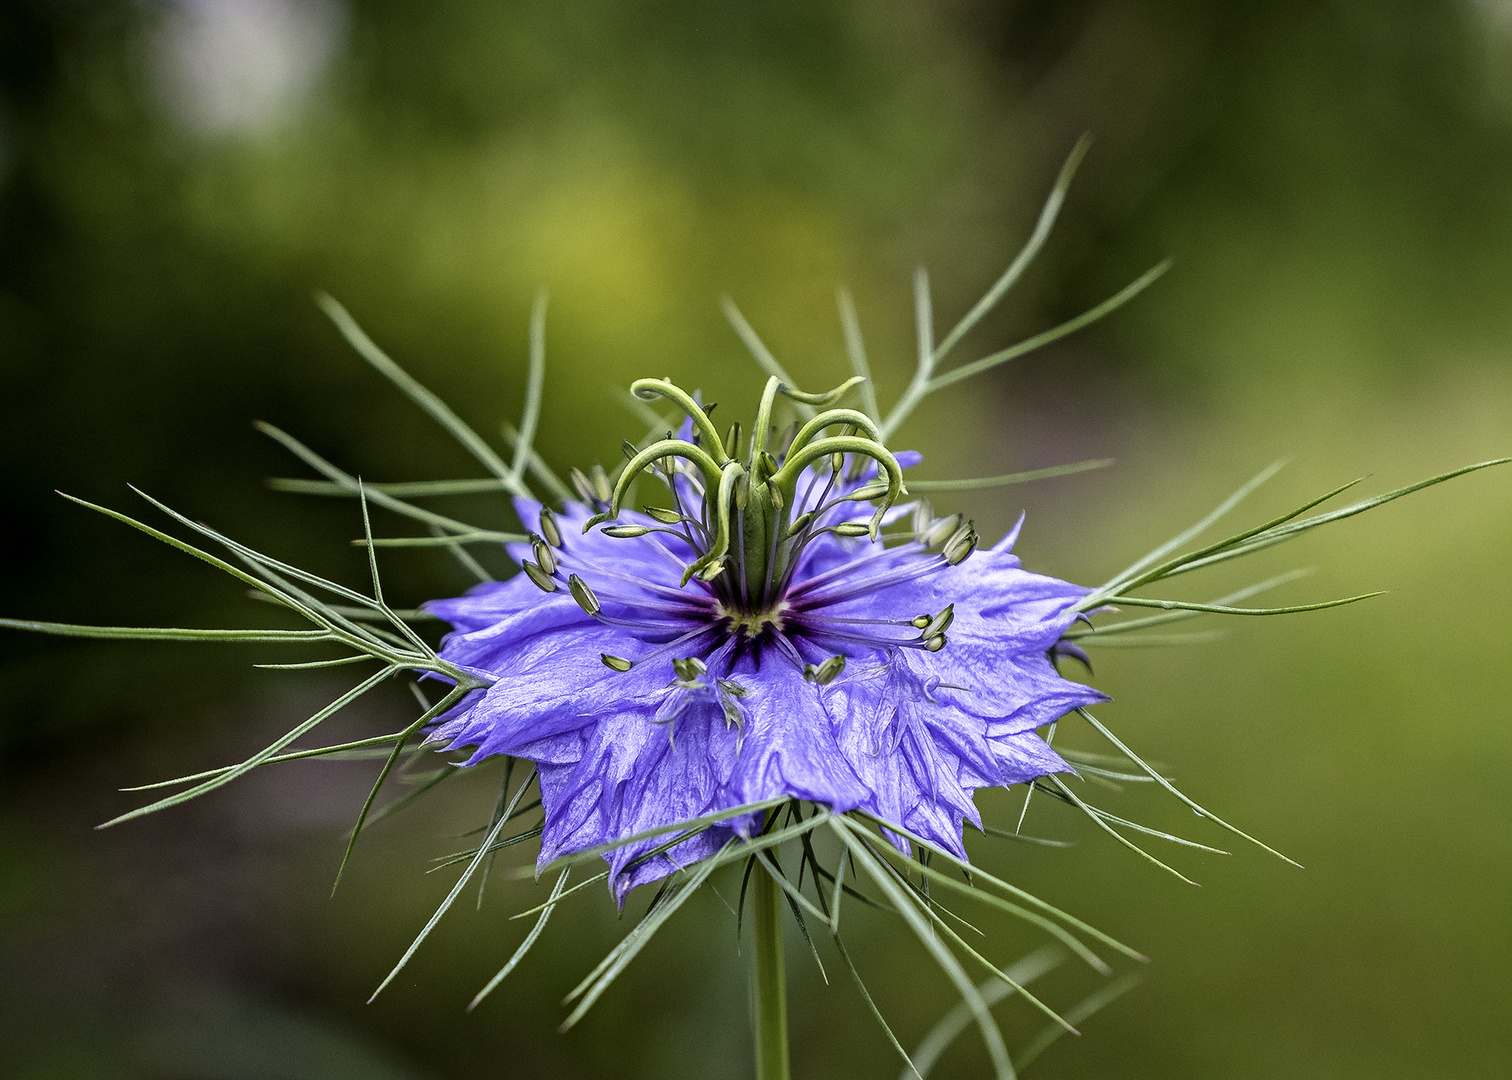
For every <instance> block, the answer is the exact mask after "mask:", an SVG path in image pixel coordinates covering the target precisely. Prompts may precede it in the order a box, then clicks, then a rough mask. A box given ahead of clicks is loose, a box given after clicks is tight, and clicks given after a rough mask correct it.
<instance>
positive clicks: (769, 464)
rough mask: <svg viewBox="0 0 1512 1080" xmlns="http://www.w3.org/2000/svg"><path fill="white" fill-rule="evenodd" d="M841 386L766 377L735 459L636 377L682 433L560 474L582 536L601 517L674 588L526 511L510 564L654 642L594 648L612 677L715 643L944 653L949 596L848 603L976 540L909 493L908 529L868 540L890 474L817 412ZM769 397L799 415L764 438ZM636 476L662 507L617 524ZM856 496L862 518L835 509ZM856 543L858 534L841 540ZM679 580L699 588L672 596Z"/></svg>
mask: <svg viewBox="0 0 1512 1080" xmlns="http://www.w3.org/2000/svg"><path fill="white" fill-rule="evenodd" d="M856 381H857V380H855V379H852V380H850V381H849V382H847V383H845V384H844V385H842V386H840V387H838V388H837V389H835V390H832V391H830V392H829V393H827V394H802V393H799V392H797V391H794V390H789V389H787V388H785V387H783V386H782V385H781V383H779V382H778V380H776V379H771V380H769V381H768V383H767V386H766V390H765V392H764V393H763V395H762V398H761V406H760V409H759V410H758V411H757V415H756V424H755V427H754V429H753V431H752V434H751V437H750V440H749V445H748V447H746V450H747V452H746V455H745V457H744V459H743V460H737V458H736V457H735V455H736V453H737V452H738V451H739V450H741V449H742V446H741V441H742V440H741V431H740V425H739V424H734V425H732V426H731V428H730V429H729V431H728V432H727V433H726V434H725V435H723V436H721V435H720V434H719V432H718V431H717V430H716V429H715V427H714V425H713V423H712V421H711V420H710V419H709V414H710V412H712V411H713V406H709V407H708V408H705V407H704V406H703V405H701V404H700V403H699V402H698V401H697V400H696V399H694V398H693V396H692V395H690V394H688V393H687V392H686V391H684V390H682V389H681V388H679V387H677V386H675V385H674V384H672V383H670V382H668V381H666V380H663V379H642V380H640V381H639V382H636V383H635V384H633V386H632V387H631V389H632V390H633V391H634V392H635V394H636V395H637V396H638V397H640V398H642V399H645V400H653V399H659V398H666V399H668V400H671V401H673V402H674V403H675V404H677V405H678V407H679V408H681V409H682V410H683V412H684V413H685V414H686V415H687V418H688V419H687V421H686V422H685V424H684V432H685V435H686V437H684V438H675V437H673V436H672V434H671V433H670V432H669V433H668V435H667V437H666V438H664V439H660V440H657V441H655V442H653V443H651V444H650V445H649V446H646V447H644V448H640V449H637V448H636V447H635V446H633V445H631V444H629V443H626V444H625V453H626V456H627V457H628V458H629V461H628V462H627V463H626V465H625V467H624V469H623V470H622V471H621V472H620V473H619V475H618V477H617V478H615V479H614V480H613V482H611V480H610V477H609V474H607V473H606V472H604V470H603V469H602V468H601V467H599V466H594V468H593V470H592V472H591V473H589V474H584V473H581V472H578V471H577V470H573V473H572V480H573V483H574V485H575V486H576V487H577V490H578V494H579V495H580V496H581V497H582V499H583V501H584V502H585V503H587V504H589V505H590V506H592V507H593V508H594V509H595V510H596V511H597V513H595V514H594V515H593V516H592V517H591V518H589V519H588V521H587V523H586V524H585V525H584V526H583V531H584V532H588V531H589V530H591V529H593V528H595V527H596V526H603V532H604V534H605V535H607V536H612V537H618V538H623V539H635V538H642V542H643V543H644V544H646V545H648V546H647V548H645V549H644V552H643V554H646V555H650V554H651V553H652V552H654V553H655V554H654V556H653V557H654V558H655V559H657V560H660V559H661V558H668V559H672V560H674V561H676V562H678V563H680V564H682V565H683V568H684V569H683V574H682V580H681V582H680V584H679V586H678V587H676V588H674V587H672V586H671V585H670V584H667V583H663V582H658V581H653V580H648V579H646V578H645V576H644V574H637V573H635V572H634V571H633V570H632V569H631V567H630V566H629V565H627V566H617V565H615V563H614V561H613V560H606V559H603V558H602V556H600V557H599V558H597V559H592V558H585V556H584V555H582V554H580V553H578V552H575V551H574V550H573V546H572V545H568V544H566V543H565V541H564V538H563V536H562V534H561V530H560V528H559V525H558V523H557V520H556V518H555V516H554V515H553V514H552V512H551V511H550V510H543V511H542V514H541V534H540V535H539V536H533V537H532V546H533V548H534V555H535V561H534V562H532V561H529V560H527V561H525V562H524V564H523V568H524V571H525V573H526V574H527V575H528V576H529V578H530V579H531V581H533V582H534V583H535V584H536V585H537V586H538V587H540V588H541V589H542V590H544V591H546V592H553V591H555V590H557V589H558V588H561V587H562V586H566V588H567V590H568V591H569V592H570V593H571V595H572V597H573V599H575V600H576V601H577V603H578V605H579V606H580V607H582V609H583V610H584V611H585V612H587V613H588V614H589V615H591V616H593V617H594V618H595V619H597V620H599V621H600V622H602V623H605V624H606V625H609V626H614V627H618V628H622V629H625V630H629V631H630V632H631V633H633V634H634V635H635V636H636V637H638V638H640V639H641V640H642V641H645V642H648V643H651V644H653V645H655V646H657V648H654V649H653V650H652V652H650V653H649V654H646V655H643V656H640V657H637V658H636V659H635V660H634V661H632V660H629V659H625V658H622V657H616V656H610V655H608V654H605V655H604V657H603V660H604V663H605V664H607V665H609V666H610V667H611V668H614V669H615V670H617V671H628V670H629V669H630V668H631V667H632V666H634V665H635V664H637V663H642V662H645V661H647V660H650V659H652V658H654V657H658V656H663V655H666V654H671V655H672V657H673V658H674V659H675V658H676V657H677V654H678V653H682V654H683V657H684V659H687V658H688V653H694V654H704V655H708V654H709V651H710V650H712V649H715V648H718V647H720V646H721V645H722V643H732V644H733V646H734V648H735V649H736V650H737V651H745V650H747V649H750V650H752V651H760V650H764V649H765V648H767V647H768V646H774V647H776V648H778V649H780V650H782V651H783V652H785V653H786V654H787V655H788V657H789V659H791V660H793V661H794V662H795V663H798V664H799V665H800V666H803V661H802V660H801V659H799V653H798V652H796V651H795V648H794V644H793V639H797V638H802V639H805V640H807V641H808V642H809V643H810V645H813V646H816V647H818V648H819V649H821V650H823V651H824V652H829V653H831V654H832V656H831V659H834V660H837V661H838V662H839V663H840V664H841V667H843V663H844V656H845V655H846V654H847V653H850V652H854V651H856V650H858V649H859V650H862V651H879V650H880V651H884V652H886V651H890V650H892V649H897V648H915V649H927V650H929V651H931V652H935V651H938V650H939V649H942V648H944V647H945V643H946V637H945V632H946V630H947V629H948V628H949V626H950V624H951V620H952V619H953V618H954V614H953V612H954V605H953V604H952V605H947V606H946V607H945V608H944V610H942V611H940V612H938V613H930V612H925V613H922V614H915V613H913V612H893V611H886V610H883V611H878V610H876V609H875V608H871V609H868V608H867V607H866V605H865V604H864V603H863V604H861V606H860V607H857V605H856V604H854V603H852V602H853V601H863V600H864V598H866V597H869V596H873V595H875V594H879V593H883V592H885V591H886V590H889V589H892V588H895V587H897V586H899V585H903V584H905V583H909V582H913V581H916V580H918V579H919V578H921V577H924V576H926V575H928V574H932V573H935V572H937V571H939V570H942V569H944V568H946V567H949V566H954V565H955V564H957V563H959V562H960V561H961V560H963V559H965V558H966V557H967V556H969V555H970V554H971V553H972V551H974V550H975V548H976V544H977V535H976V531H975V529H974V528H973V527H972V525H971V523H970V522H967V521H963V520H962V519H961V517H960V516H959V515H956V516H954V517H948V518H935V517H933V515H932V514H931V513H930V511H929V508H928V504H927V503H923V502H921V503H918V504H917V505H916V506H915V507H914V513H913V516H912V527H911V528H909V529H907V530H906V531H900V532H890V533H889V534H888V539H889V540H891V541H901V542H894V543H892V544H890V545H884V544H883V543H881V542H879V530H880V528H881V526H882V524H883V521H884V518H885V517H886V516H887V513H888V510H889V509H890V508H891V507H892V506H893V505H894V504H895V503H896V501H897V499H898V497H899V496H900V495H902V494H904V493H905V492H904V488H903V478H902V470H901V467H900V466H899V464H898V461H897V459H896V458H895V457H894V456H893V455H892V453H891V452H889V451H888V449H887V448H886V447H885V446H883V445H882V442H881V437H880V434H879V433H878V431H877V426H876V424H875V422H874V421H873V420H871V419H870V418H869V417H868V416H866V414H864V413H861V412H857V411H855V410H852V409H842V408H832V407H831V406H832V405H833V404H834V402H835V401H837V400H838V399H839V398H840V397H841V395H842V394H844V393H845V392H846V391H847V390H849V389H850V388H851V387H852V386H853V385H854V384H855V383H856ZM779 393H781V394H784V395H786V396H787V397H789V398H791V399H792V400H793V401H795V402H797V403H798V404H799V405H801V406H805V407H806V408H807V411H808V412H810V413H813V416H812V417H811V418H810V419H808V420H806V421H805V422H803V423H794V424H793V425H792V426H791V427H790V428H789V429H788V431H787V432H786V433H785V434H784V435H783V436H781V437H780V438H778V439H776V440H775V441H774V439H773V436H774V435H775V431H774V429H773V426H772V409H773V405H774V403H775V401H776V398H777V395H778V394H779ZM648 473H649V474H650V475H652V476H653V477H654V478H656V479H659V480H660V481H661V482H662V483H663V484H665V485H666V487H667V490H668V492H669V494H670V497H671V502H672V506H671V507H652V506H647V507H645V516H644V517H642V518H640V519H639V521H638V522H636V523H628V522H620V521H619V520H618V518H619V514H620V510H621V507H622V505H623V503H624V501H625V500H626V499H627V498H628V497H629V496H628V493H629V490H630V488H631V485H632V484H634V482H635V481H636V480H637V479H639V478H640V477H642V476H643V475H646V474H648ZM861 503H871V504H874V505H873V509H872V512H871V514H870V518H869V520H868V519H867V516H866V515H865V513H864V511H863V510H862V508H861V507H860V506H859V505H856V506H851V505H850V504H861ZM655 534H661V535H655ZM664 537H668V538H670V539H664ZM863 537H864V538H866V539H868V540H870V541H871V542H870V543H862V544H857V543H853V542H851V541H856V540H860V539H861V538H863ZM821 541H823V542H821ZM575 571H581V574H580V573H578V572H575ZM583 574H586V575H587V576H588V578H590V579H591V580H592V581H593V585H590V584H589V582H588V581H587V580H585V579H584V577H583V576H582V575H583ZM695 578H696V579H697V580H698V582H699V584H700V587H699V588H696V589H688V588H687V587H686V586H687V585H688V584H689V582H690V581H693V580H694V579H695ZM627 586H628V588H627ZM598 588H602V589H603V590H604V591H603V595H602V599H601V598H600V594H599V593H597V592H595V589H598ZM606 603H607V604H608V605H609V610H607V611H606V610H605V609H604V605H605V604H606ZM689 662H691V660H690V661H689ZM700 662H702V661H700ZM808 666H813V665H808ZM839 671H840V668H834V669H833V670H830V669H829V668H826V667H824V665H820V666H819V668H816V670H815V673H814V678H816V679H820V677H821V676H823V677H824V680H825V681H827V679H831V678H834V677H835V676H836V675H837V674H838V673H839Z"/></svg>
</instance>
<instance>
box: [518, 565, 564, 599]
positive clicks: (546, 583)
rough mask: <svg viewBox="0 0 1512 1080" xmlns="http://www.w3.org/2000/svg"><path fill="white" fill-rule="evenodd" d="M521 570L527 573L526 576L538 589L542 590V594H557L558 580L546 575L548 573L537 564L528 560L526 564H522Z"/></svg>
mask: <svg viewBox="0 0 1512 1080" xmlns="http://www.w3.org/2000/svg"><path fill="white" fill-rule="evenodd" d="M520 568H521V569H522V570H524V571H525V576H526V577H528V578H529V579H530V580H531V583H532V584H534V585H535V587H536V588H538V589H540V590H541V591H542V592H556V589H557V583H556V579H555V578H553V577H552V576H551V575H550V574H548V573H546V571H544V570H542V569H541V568H540V567H539V566H537V565H536V564H535V563H533V562H530V561H529V560H526V561H525V562H523V563H521V564H520Z"/></svg>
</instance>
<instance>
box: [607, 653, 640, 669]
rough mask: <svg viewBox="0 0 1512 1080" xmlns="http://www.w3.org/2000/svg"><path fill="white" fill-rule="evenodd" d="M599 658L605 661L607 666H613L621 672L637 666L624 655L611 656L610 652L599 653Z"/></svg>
mask: <svg viewBox="0 0 1512 1080" xmlns="http://www.w3.org/2000/svg"><path fill="white" fill-rule="evenodd" d="M599 659H600V660H602V661H603V662H604V666H605V667H606V668H613V669H614V670H615V671H619V672H625V671H629V670H630V669H631V668H633V667H634V666H635V665H634V664H633V663H631V662H630V661H629V660H626V659H625V658H624V657H623V656H610V655H609V654H608V653H599Z"/></svg>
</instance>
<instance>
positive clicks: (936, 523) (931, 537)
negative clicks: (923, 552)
mask: <svg viewBox="0 0 1512 1080" xmlns="http://www.w3.org/2000/svg"><path fill="white" fill-rule="evenodd" d="M963 520H964V519H963V518H962V516H961V515H960V514H951V515H950V516H949V517H942V518H935V519H934V520H933V521H931V522H930V523H929V527H928V528H926V529H925V530H924V533H923V535H922V536H920V537H919V539H920V540H922V541H924V544H925V546H926V547H934V546H935V545H936V544H938V543H940V542H942V541H943V540H945V539H946V538H947V537H950V536H952V535H954V534H955V533H956V532H957V531H958V530H959V529H960V527H961V522H962V521H963Z"/></svg>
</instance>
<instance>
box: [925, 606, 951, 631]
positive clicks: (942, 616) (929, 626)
mask: <svg viewBox="0 0 1512 1080" xmlns="http://www.w3.org/2000/svg"><path fill="white" fill-rule="evenodd" d="M953 622H955V605H954V604H948V605H946V607H945V610H944V611H942V612H940V613H939V614H938V615H936V616H935V617H934V618H933V619H930V620H929V622H928V623H926V624H925V625H924V626H922V627H920V629H922V630H923V631H924V637H926V638H932V637H935V636H936V635H941V636H943V635H944V633H945V631H946V630H949V629H950V624H951V623H953Z"/></svg>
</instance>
